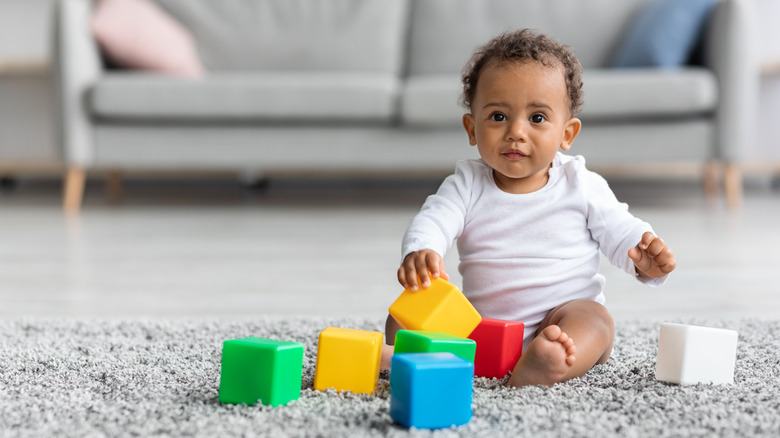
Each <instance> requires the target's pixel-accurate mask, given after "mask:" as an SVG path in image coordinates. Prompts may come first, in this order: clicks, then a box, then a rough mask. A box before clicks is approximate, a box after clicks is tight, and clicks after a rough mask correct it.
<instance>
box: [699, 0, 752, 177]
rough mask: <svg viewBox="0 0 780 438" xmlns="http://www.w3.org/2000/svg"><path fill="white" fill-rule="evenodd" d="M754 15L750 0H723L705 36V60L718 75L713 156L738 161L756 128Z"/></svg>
mask: <svg viewBox="0 0 780 438" xmlns="http://www.w3.org/2000/svg"><path fill="white" fill-rule="evenodd" d="M756 18H757V17H756V15H755V10H754V7H753V5H752V3H751V1H750V0H724V1H722V2H720V4H718V6H717V7H716V9H715V11H714V13H713V16H712V19H711V22H710V25H709V27H708V31H707V35H706V43H705V44H706V47H705V55H704V56H705V63H706V65H707V66H708V67H710V68H712V69H713V71H714V72H715V75H716V76H717V77H718V84H719V85H718V86H719V88H720V90H719V95H720V99H719V102H718V107H717V110H716V115H715V116H716V117H715V118H716V129H715V135H716V136H717V138H716V139H715V143H716V144H717V151H716V158H717V159H720V160H725V161H728V162H734V161H739V159H740V158H741V157H743V156H744V152H745V151H746V150H749V149H750V148H751V147H753V144H754V143H755V138H756V136H755V132H756V129H757V127H758V126H757V117H758V97H759V86H760V68H759V67H760V66H759V62H760V57H759V53H758V51H759V45H758V31H757V29H756V24H757V23H756Z"/></svg>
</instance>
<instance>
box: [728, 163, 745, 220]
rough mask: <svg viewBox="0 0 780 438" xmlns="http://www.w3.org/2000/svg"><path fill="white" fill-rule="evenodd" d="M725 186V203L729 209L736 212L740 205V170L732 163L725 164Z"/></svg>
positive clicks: (741, 192) (741, 195)
mask: <svg viewBox="0 0 780 438" xmlns="http://www.w3.org/2000/svg"><path fill="white" fill-rule="evenodd" d="M724 179H725V184H726V202H727V204H728V206H729V208H730V209H732V210H737V209H738V208H739V207H740V206H741V205H742V198H743V191H744V189H743V187H742V170H741V169H740V168H739V165H737V164H734V163H728V164H726V167H725V169H724Z"/></svg>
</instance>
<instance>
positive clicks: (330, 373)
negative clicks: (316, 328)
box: [314, 327, 384, 394]
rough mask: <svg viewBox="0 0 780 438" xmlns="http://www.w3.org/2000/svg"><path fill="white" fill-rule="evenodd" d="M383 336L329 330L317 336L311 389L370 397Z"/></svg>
mask: <svg viewBox="0 0 780 438" xmlns="http://www.w3.org/2000/svg"><path fill="white" fill-rule="evenodd" d="M383 343H384V342H383V336H382V333H379V332H372V331H365V330H353V329H346V328H338V327H328V328H326V329H325V330H323V331H322V332H321V333H320V337H319V345H318V346H317V366H316V368H315V371H314V389H316V390H319V391H323V390H325V389H328V388H333V389H336V390H337V391H352V392H354V393H356V394H357V393H372V392H374V390H375V389H376V385H377V382H378V381H379V362H380V359H381V357H382V345H383Z"/></svg>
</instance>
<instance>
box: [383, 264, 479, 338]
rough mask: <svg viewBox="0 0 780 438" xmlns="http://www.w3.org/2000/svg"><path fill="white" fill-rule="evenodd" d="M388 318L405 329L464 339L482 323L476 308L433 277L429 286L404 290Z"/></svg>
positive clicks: (462, 296)
mask: <svg viewBox="0 0 780 438" xmlns="http://www.w3.org/2000/svg"><path fill="white" fill-rule="evenodd" d="M390 315H392V316H393V318H395V320H396V321H398V324H400V325H401V327H403V328H405V329H407V330H425V331H432V332H444V333H449V334H451V335H455V336H459V337H461V338H467V337H468V336H469V335H470V334H471V332H472V331H473V330H474V329H475V328H476V327H477V326H478V325H479V323H480V321H482V317H481V316H480V315H479V312H477V309H475V308H474V306H472V305H471V303H470V302H469V300H468V298H466V296H465V295H463V293H462V292H461V291H460V290H458V288H457V287H455V285H454V284H452V283H450V282H448V281H446V280H443V279H441V278H435V279H433V280H432V281H431V286H430V287H428V288H426V289H420V290H418V291H416V292H412V291H410V290H409V289H407V290H405V291H403V293H402V294H401V296H399V297H398V299H397V300H395V302H394V303H393V305H391V306H390Z"/></svg>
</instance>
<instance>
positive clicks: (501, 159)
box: [463, 61, 580, 193]
mask: <svg viewBox="0 0 780 438" xmlns="http://www.w3.org/2000/svg"><path fill="white" fill-rule="evenodd" d="M463 125H464V127H465V128H466V132H467V133H468V135H469V142H470V143H471V144H472V145H476V146H477V148H478V149H479V154H480V156H481V157H482V159H483V160H485V162H486V163H487V164H488V165H489V166H490V167H491V168H493V171H494V178H495V180H496V184H497V185H498V187H499V188H500V189H501V190H503V191H505V192H509V193H531V192H534V191H536V190H539V189H541V188H542V187H544V186H545V184H547V179H548V170H549V168H550V164H551V163H552V160H553V158H554V157H555V154H556V153H557V152H558V149H559V148H561V149H563V150H568V149H569V147H571V143H572V141H573V140H574V137H576V136H577V133H579V128H580V121H579V120H578V119H574V118H572V117H571V115H570V110H569V99H568V94H567V92H566V82H565V79H564V77H563V72H562V70H561V69H559V68H555V67H547V66H545V65H543V64H541V63H539V62H536V61H526V62H510V63H502V64H498V63H496V62H495V61H492V62H489V63H488V64H487V65H486V66H485V67H484V69H483V71H482V73H481V75H480V77H479V81H478V83H477V89H476V92H475V94H474V99H473V101H472V105H471V114H466V115H464V116H463Z"/></svg>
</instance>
